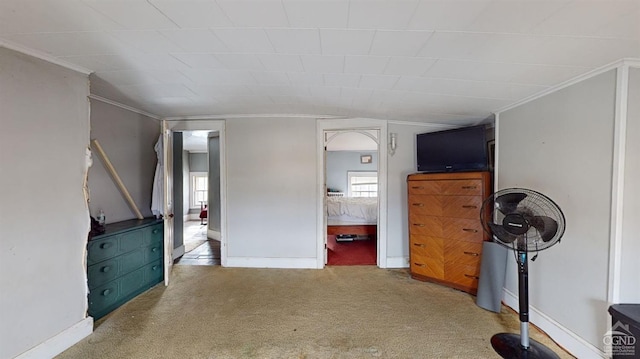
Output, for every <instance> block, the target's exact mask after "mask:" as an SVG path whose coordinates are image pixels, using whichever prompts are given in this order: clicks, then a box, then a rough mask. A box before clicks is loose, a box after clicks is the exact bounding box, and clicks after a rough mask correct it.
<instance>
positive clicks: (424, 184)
mask: <svg viewBox="0 0 640 359" xmlns="http://www.w3.org/2000/svg"><path fill="white" fill-rule="evenodd" d="M408 187H409V188H408V190H409V194H441V195H463V196H481V195H482V180H479V179H460V180H433V181H409V184H408Z"/></svg>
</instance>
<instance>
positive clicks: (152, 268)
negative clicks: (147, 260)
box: [151, 265, 159, 270]
mask: <svg viewBox="0 0 640 359" xmlns="http://www.w3.org/2000/svg"><path fill="white" fill-rule="evenodd" d="M158 267H159V266H157V265H156V266H153V267H151V270H157V269H158Z"/></svg>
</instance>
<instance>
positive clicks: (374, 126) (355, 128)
mask: <svg viewBox="0 0 640 359" xmlns="http://www.w3.org/2000/svg"><path fill="white" fill-rule="evenodd" d="M316 129H317V132H316V133H317V136H318V137H317V143H318V151H317V164H318V166H317V174H318V177H317V181H318V182H317V183H318V184H321V185H319V186H318V192H317V196H318V197H317V198H318V199H319V200H318V211H317V213H318V222H317V228H318V231H317V242H316V243H317V246H318V247H317V248H318V250H317V254H318V256H317V261H318V263H317V267H318V268H323V267H324V266H325V265H326V263H327V258H328V251H329V248H328V247H329V244H328V243H327V236H328V228H329V227H328V220H327V219H328V216H327V214H328V206H327V198H328V193H329V192H328V187H329V188H330V186H327V182H326V176H327V173H326V172H327V170H326V165H327V151H326V149H325V145H326V144H327V139H328V136H329V135H328V133H330V132H360V133H367V131H373V133H376V136H377V137H376V147H375V149H376V151H377V152H376V153H377V196H378V197H377V224H376V225H375V229H374V230H373V231H374V232H375V238H376V256H375V257H376V261H375V263H376V264H377V265H378V267H380V268H386V267H387V228H386V225H387V216H386V212H387V199H386V196H387V194H386V190H387V187H386V183H387V178H386V177H387V154H386V138H387V122H386V121H381V120H372V119H327V120H318V122H317V127H316ZM325 136H326V137H325ZM371 155H372V156H371V159H369V158H368V157H367V156H368V154H366V153H363V156H365V158H364V159H360V160H362V161H369V160H370V161H371V162H372V163H373V161H374V159H373V152H372V154H371ZM374 223H376V222H375V221H374ZM370 233H371V232H369V233H366V231H365V233H363V234H370ZM350 234H351V233H350ZM355 234H356V235H357V233H355Z"/></svg>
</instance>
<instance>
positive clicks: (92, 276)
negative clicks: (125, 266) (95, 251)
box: [87, 258, 121, 289]
mask: <svg viewBox="0 0 640 359" xmlns="http://www.w3.org/2000/svg"><path fill="white" fill-rule="evenodd" d="M119 262H120V260H119V258H113V259H108V260H106V261H104V262H100V263H98V264H94V265H91V266H89V267H88V268H87V277H88V278H89V289H93V288H96V287H98V286H100V285H102V284H104V283H107V282H109V281H111V280H113V279H115V278H117V277H118V276H119V275H120V274H121V273H120V264H119Z"/></svg>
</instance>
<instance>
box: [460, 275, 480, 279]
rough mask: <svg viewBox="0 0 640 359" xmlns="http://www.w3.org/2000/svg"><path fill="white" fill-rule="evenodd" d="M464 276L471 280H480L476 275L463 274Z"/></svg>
mask: <svg viewBox="0 0 640 359" xmlns="http://www.w3.org/2000/svg"><path fill="white" fill-rule="evenodd" d="M464 276H465V277H467V278H471V279H480V277H478V276H477V275H471V274H465V275H464Z"/></svg>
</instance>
